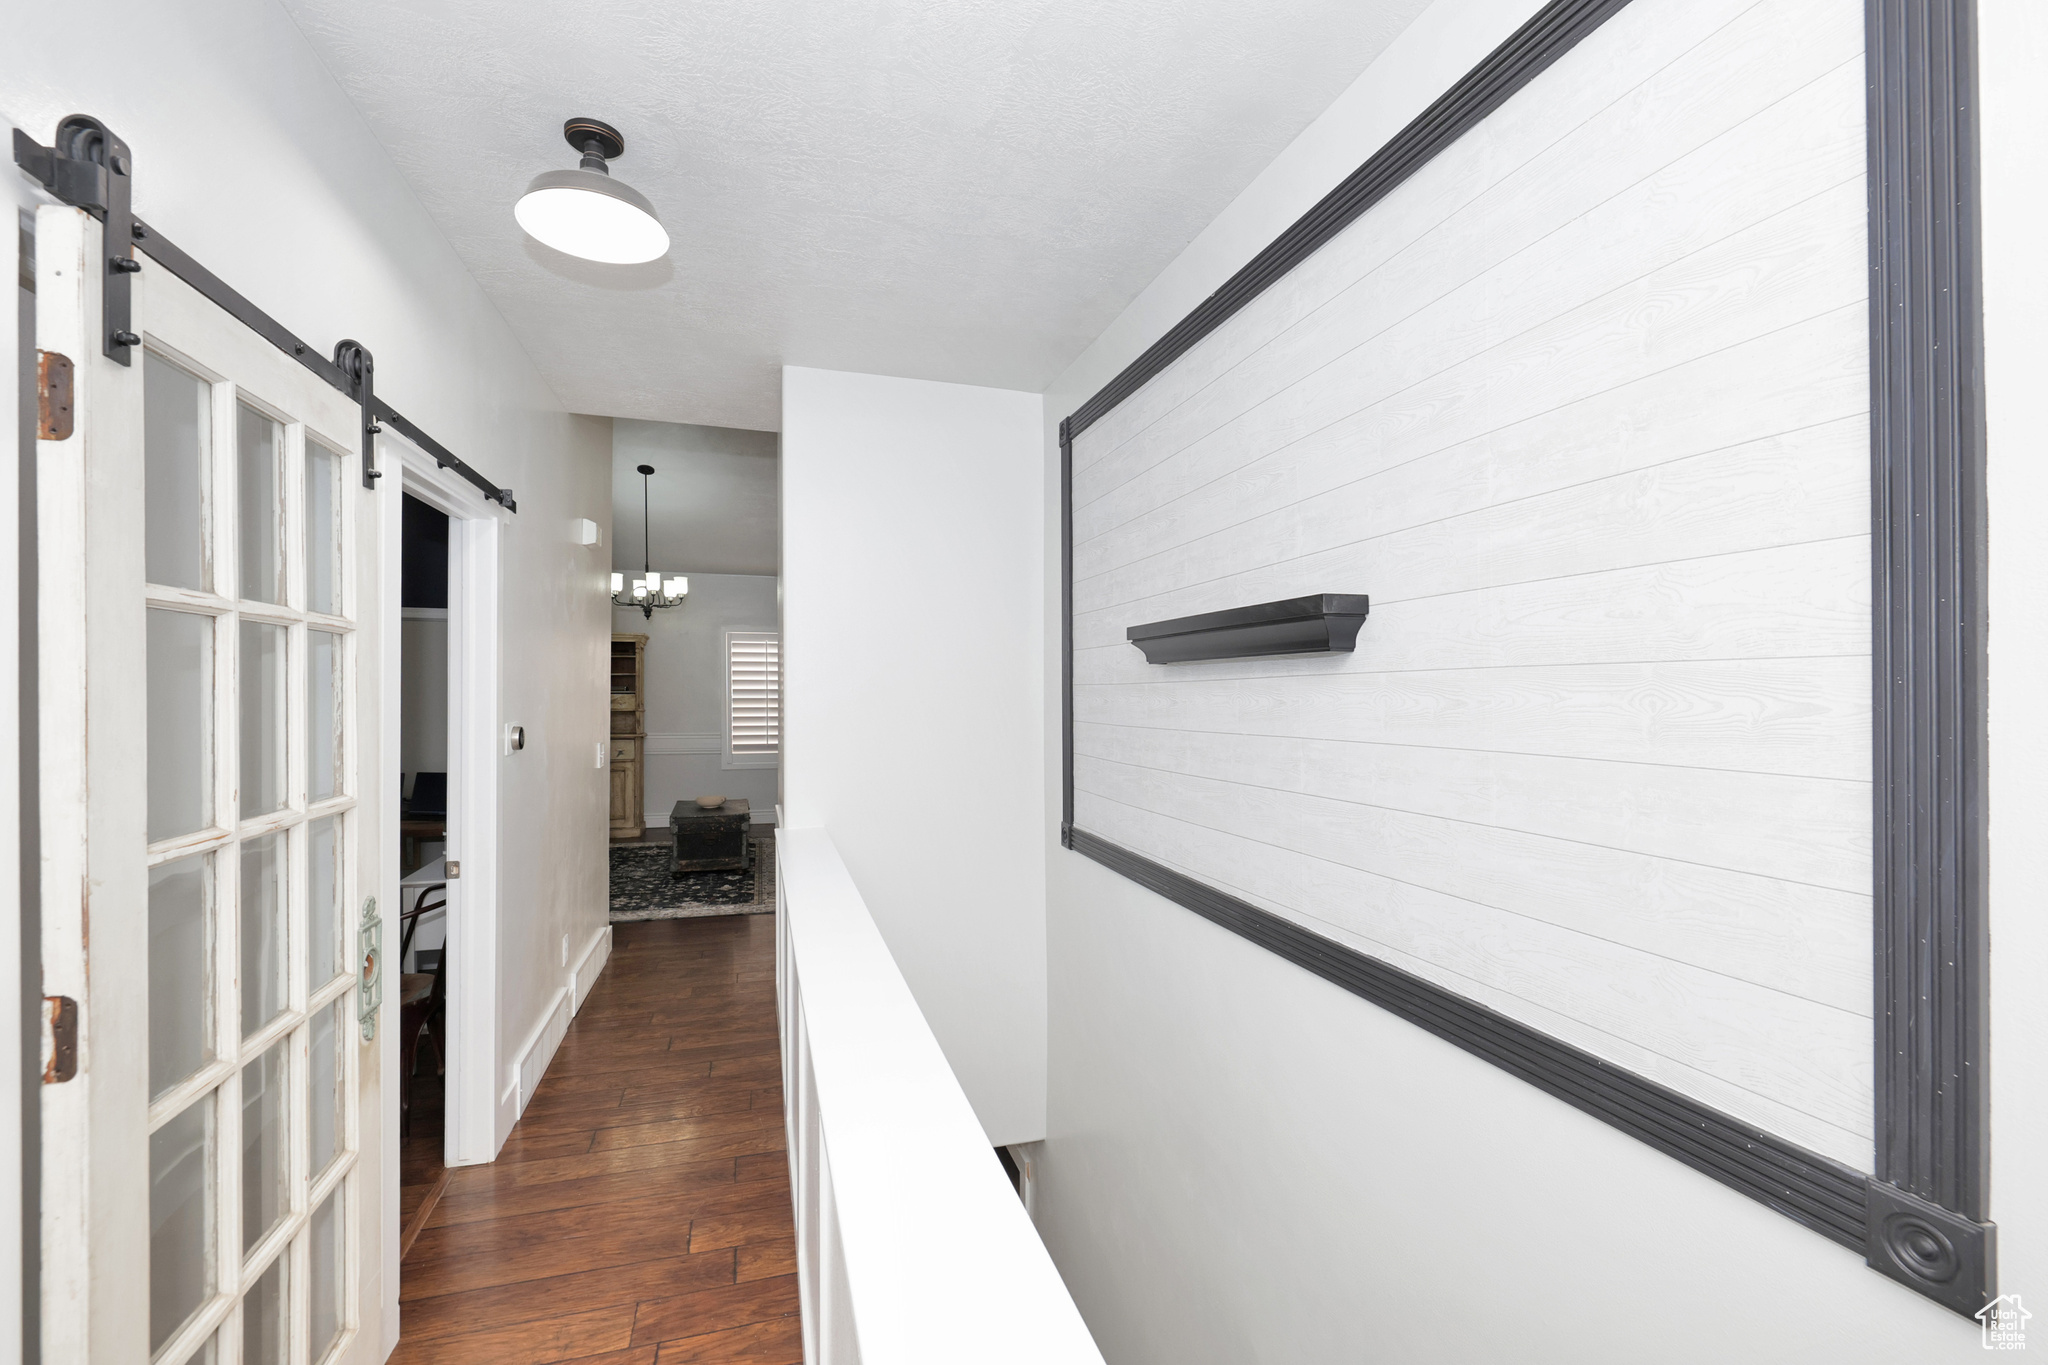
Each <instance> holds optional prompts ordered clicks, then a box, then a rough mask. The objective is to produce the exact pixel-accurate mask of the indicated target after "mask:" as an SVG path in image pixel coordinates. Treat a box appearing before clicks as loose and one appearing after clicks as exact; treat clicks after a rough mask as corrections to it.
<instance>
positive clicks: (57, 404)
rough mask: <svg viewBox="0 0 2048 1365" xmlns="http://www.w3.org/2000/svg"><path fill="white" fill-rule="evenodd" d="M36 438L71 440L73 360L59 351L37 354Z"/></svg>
mask: <svg viewBox="0 0 2048 1365" xmlns="http://www.w3.org/2000/svg"><path fill="white" fill-rule="evenodd" d="M36 436H37V437H38V438H39V439H41V440H45V441H68V440H70V439H71V357H70V356H67V355H63V354H61V353H59V352H57V351H37V352H36Z"/></svg>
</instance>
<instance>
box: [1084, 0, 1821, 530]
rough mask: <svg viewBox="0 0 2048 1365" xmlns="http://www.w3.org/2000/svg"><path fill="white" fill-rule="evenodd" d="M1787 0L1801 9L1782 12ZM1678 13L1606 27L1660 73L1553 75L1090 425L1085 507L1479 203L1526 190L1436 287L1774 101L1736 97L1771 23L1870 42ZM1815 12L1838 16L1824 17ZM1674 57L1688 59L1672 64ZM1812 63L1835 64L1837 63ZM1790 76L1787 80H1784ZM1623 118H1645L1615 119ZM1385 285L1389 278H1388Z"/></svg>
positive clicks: (1735, 9)
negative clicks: (1183, 413) (1144, 437)
mask: <svg viewBox="0 0 2048 1365" xmlns="http://www.w3.org/2000/svg"><path fill="white" fill-rule="evenodd" d="M1788 6H1789V7H1790V8H1791V9H1792V11H1793V12H1792V13H1791V14H1789V15H1785V14H1781V13H1779V12H1778V11H1783V10H1785V9H1787V8H1788ZM1665 11H1666V12H1664V13H1663V14H1661V15H1660V16H1658V18H1657V20H1656V21H1655V22H1650V23H1643V22H1636V21H1634V20H1632V19H1630V18H1628V17H1626V16H1624V17H1623V18H1622V19H1620V20H1618V21H1610V23H1609V24H1608V31H1607V32H1606V33H1603V34H1602V35H1601V40H1600V41H1601V49H1600V52H1599V53H1598V54H1597V60H1599V61H1601V62H1604V63H1606V64H1608V65H1611V66H1613V67H1614V68H1616V69H1617V70H1619V71H1622V72H1631V71H1633V72H1650V73H1653V74H1652V75H1651V76H1650V77H1649V78H1648V79H1647V80H1644V81H1642V82H1641V83H1639V84H1636V85H1634V86H1629V85H1628V83H1627V81H1626V79H1623V80H1622V81H1620V82H1617V81H1614V80H1587V81H1582V82H1579V83H1577V84H1574V85H1570V86H1564V85H1553V87H1552V88H1551V89H1550V90H1549V91H1547V92H1546V94H1545V97H1544V99H1543V100H1542V101H1541V102H1540V104H1538V103H1535V102H1524V104H1523V105H1522V106H1521V107H1520V108H1519V109H1518V110H1517V111H1516V114H1515V117H1514V118H1513V119H1511V120H1500V119H1496V120H1495V121H1494V123H1493V125H1492V126H1490V127H1489V128H1488V129H1486V131H1485V135H1484V136H1482V137H1477V138H1473V137H1467V138H1464V139H1461V140H1460V141H1458V142H1457V143H1454V144H1453V145H1452V146H1451V147H1449V148H1447V149H1445V150H1444V151H1443V152H1441V153H1440V154H1439V155H1438V156H1436V157H1435V158H1434V159H1433V160H1431V161H1430V162H1429V163H1428V164H1427V165H1425V166H1423V167H1421V168H1420V169H1419V170H1418V171H1417V172H1416V173H1415V174H1414V175H1413V176H1412V177H1411V178H1410V179H1409V181H1408V182H1407V183H1406V184H1404V185H1403V186H1402V187H1401V190H1400V193H1399V194H1398V195H1396V196H1394V197H1392V198H1390V199H1388V200H1386V201H1385V202H1383V203H1381V204H1379V205H1377V206H1375V208H1374V210H1373V218H1374V222H1373V224H1372V227H1371V230H1370V231H1368V232H1354V233H1350V234H1347V235H1345V236H1343V237H1341V238H1340V239H1338V240H1336V241H1333V242H1331V243H1329V244H1328V245H1327V246H1325V247H1324V248H1323V249H1322V250H1321V251H1319V252H1318V253H1316V255H1315V256H1313V257H1311V258H1310V259H1309V260H1307V261H1305V262H1303V263H1302V264H1301V265H1300V266H1298V267H1296V269H1295V270H1294V272H1293V274H1292V281H1293V283H1292V285H1291V287H1289V288H1288V289H1285V290H1269V291H1267V292H1266V293H1264V294H1262V295H1260V296H1259V297H1258V298H1257V299H1255V300H1253V301H1252V302H1251V303H1250V304H1248V305H1247V306H1246V307H1245V308H1244V310H1243V311H1241V312H1240V313H1238V314H1237V316H1236V317H1234V318H1233V319H1232V320H1231V325H1230V326H1229V327H1228V328H1225V329H1221V330H1218V331H1216V332H1213V333H1211V334H1210V335H1209V336H1208V337H1205V338H1204V339H1203V340H1202V341H1201V342H1199V343H1198V344H1197V345H1196V346H1195V347H1193V348H1192V349H1191V350H1189V351H1188V353H1187V354H1186V355H1184V356H1182V357H1181V358H1180V359H1179V360H1177V361H1176V362H1175V366H1174V368H1175V374H1176V382H1175V383H1174V384H1172V385H1169V386H1156V385H1155V386H1148V387H1147V388H1145V389H1144V390H1142V391H1140V392H1139V393H1137V394H1134V395H1132V396H1131V397H1130V398H1128V399H1126V400H1125V401H1124V402H1123V403H1121V404H1119V405H1118V406H1117V408H1116V409H1115V410H1114V411H1112V412H1110V413H1108V414H1106V415H1105V416H1104V417H1103V418H1102V419H1101V420H1100V421H1099V422H1098V423H1096V425H1095V427H1093V428H1092V429H1091V430H1092V433H1093V435H1094V440H1093V441H1092V442H1091V449H1092V450H1093V451H1094V452H1095V456H1094V458H1092V459H1091V460H1090V461H1089V463H1088V464H1087V465H1086V466H1085V467H1083V468H1077V470H1076V489H1075V501H1076V503H1077V505H1081V504H1086V503H1089V502H1092V501H1093V500H1094V498H1095V497H1096V496H1098V494H1099V493H1100V492H1101V491H1102V490H1103V489H1106V488H1110V487H1114V486H1116V485H1117V484H1120V483H1122V482H1123V481H1124V480H1125V479H1126V478H1128V477H1130V475H1131V474H1132V473H1134V472H1135V471H1136V469H1138V468H1142V467H1143V464H1142V463H1137V462H1135V457H1136V453H1135V452H1127V451H1126V449H1125V447H1126V444H1127V443H1128V442H1129V441H1130V439H1131V438H1132V437H1133V436H1134V435H1136V434H1138V433H1140V432H1143V431H1146V430H1147V429H1149V428H1150V427H1151V426H1152V424H1154V423H1155V422H1157V421H1158V420H1159V419H1160V418H1161V417H1162V416H1164V415H1165V414H1167V413H1169V412H1171V411H1173V410H1174V409H1175V408H1176V407H1178V406H1179V405H1180V404H1182V403H1184V402H1185V401H1187V400H1188V398H1189V397H1190V396H1191V395H1193V394H1197V393H1200V392H1201V391H1202V390H1203V388H1204V387H1205V386H1206V385H1207V384H1209V383H1210V382H1212V381H1213V380H1214V379H1215V378H1216V377H1217V376H1218V375H1220V374H1223V373H1225V372H1227V371H1229V370H1230V369H1231V368H1232V367H1233V366H1235V365H1236V364H1238V363H1239V362H1241V361H1242V360H1244V359H1245V358H1246V357H1247V356H1249V355H1252V354H1254V353H1256V352H1257V351H1258V349H1259V348H1260V347H1262V346H1264V345H1266V344H1267V343H1269V342H1271V341H1272V340H1273V339H1274V338H1275V337H1277V336H1280V335H1282V334H1283V333H1284V332H1285V331H1286V330H1287V329H1289V328H1291V327H1293V326H1294V325H1296V324H1297V323H1299V322H1300V321H1301V320H1302V319H1303V318H1304V317H1305V316H1306V315H1307V314H1308V313H1310V312H1313V311H1315V310H1317V309H1319V308H1323V307H1326V306H1328V304H1329V303H1330V301H1332V300H1334V299H1337V298H1339V297H1341V296H1342V294H1343V292H1344V290H1345V289H1347V288H1348V287H1350V286H1351V285H1353V284H1355V283H1357V282H1358V281H1359V280H1361V279H1363V278H1365V277H1366V276H1368V275H1369V274H1371V273H1372V272H1374V271H1375V270H1377V269H1378V268H1380V267H1382V266H1383V265H1385V263H1386V262H1388V261H1389V260H1391V259H1393V258H1395V257H1396V256H1399V255H1400V254H1401V253H1402V252H1403V251H1404V250H1405V249H1407V248H1408V247H1409V246H1410V245H1411V244H1414V243H1415V242H1416V241H1417V240H1418V239H1421V238H1425V237H1426V236H1427V235H1428V234H1429V231H1430V229H1431V228H1434V227H1436V226H1437V225H1438V224H1440V223H1447V222H1452V221H1454V220H1455V218H1456V215H1458V214H1459V213H1460V211H1462V210H1465V209H1467V208H1469V207H1470V206H1472V205H1473V204H1474V203H1476V202H1477V201H1480V200H1482V199H1484V198H1487V197H1489V196H1501V195H1507V194H1515V195H1516V198H1517V200H1518V203H1517V213H1516V215H1515V216H1513V217H1511V218H1509V219H1507V220H1506V221H1501V216H1500V215H1498V214H1494V215H1489V217H1490V218H1491V219H1492V220H1493V221H1492V222H1491V227H1492V230H1493V233H1494V234H1496V236H1494V237H1492V238H1490V239H1489V238H1484V237H1482V238H1481V239H1480V243H1479V245H1478V246H1477V248H1476V249H1477V250H1479V251H1480V252H1481V253H1482V254H1480V255H1478V256H1477V257H1475V258H1474V259H1473V260H1472V261H1470V262H1468V263H1467V266H1466V268H1465V269H1464V270H1463V271H1462V272H1457V271H1454V272H1453V273H1451V275H1450V276H1449V277H1448V278H1447V279H1444V280H1441V281H1439V282H1438V287H1437V288H1436V290H1435V291H1433V293H1432V294H1431V295H1430V296H1431V297H1434V294H1436V293H1442V292H1444V291H1445V290H1447V289H1448V288H1450V287H1452V286H1454V285H1455V284H1456V283H1458V282H1460V281H1462V280H1464V279H1466V278H1468V277H1469V275H1470V274H1472V273H1475V272H1476V270H1477V269H1479V268H1483V266H1485V265H1490V264H1492V263H1494V262H1495V261H1497V260H1499V259H1501V258H1502V257H1504V256H1505V255H1506V254H1508V251H1509V250H1511V249H1512V248H1513V247H1514V246H1515V245H1518V244H1522V243H1526V242H1528V241H1531V240H1534V239H1535V238H1537V237H1540V235H1541V234H1542V232H1543V231H1545V230H1547V228H1549V227H1553V226H1555V225H1556V224H1557V223H1558V222H1562V221H1569V220H1570V219H1571V218H1573V217H1576V216H1577V215H1578V214H1579V213H1581V212H1583V211H1584V209H1585V206H1586V205H1588V204H1591V203H1596V202H1598V201H1599V200H1600V199H1601V198H1603V197H1604V194H1603V190H1605V191H1608V192H1611V191H1612V190H1614V189H1617V188H1620V187H1623V186H1626V185H1628V184H1631V183H1633V182H1634V181H1635V180H1637V179H1639V178H1641V176H1643V175H1644V174H1646V173H1648V172H1650V171H1653V170H1655V169H1657V168H1658V167H1659V166H1660V165H1661V164H1663V163H1666V162H1669V161H1670V160H1672V159H1674V157H1673V149H1679V150H1681V151H1682V150H1683V149H1687V148H1689V147H1690V146H1693V145H1696V144H1697V143H1698V142H1702V141H1705V140H1707V139H1708V138H1710V137H1712V136H1714V135H1716V134H1718V133H1720V132H1722V131H1725V130H1726V129H1727V128H1728V127H1730V126H1732V125H1733V124H1734V123H1737V122H1739V121H1740V120H1741V119H1743V118H1744V117H1747V116H1749V115H1750V114H1752V113H1753V112H1755V111H1756V110H1757V109H1759V108H1762V107H1765V106H1766V105H1767V103H1768V101H1769V99H1770V98H1771V97H1772V96H1771V94H1770V88H1768V87H1767V88H1765V89H1764V91H1763V92H1762V95H1761V97H1760V98H1759V97H1757V96H1752V97H1751V98H1750V99H1748V100H1743V99H1741V98H1739V97H1734V98H1731V96H1733V95H1734V92H1736V91H1740V90H1742V89H1744V88H1745V82H1746V80H1747V79H1748V75H1749V69H1750V63H1749V61H1748V54H1747V51H1746V47H1747V45H1748V44H1749V43H1751V42H1753V41H1754V40H1755V39H1754V35H1755V33H1756V31H1757V29H1758V27H1759V26H1764V27H1766V28H1769V29H1772V30H1774V31H1775V32H1778V33H1783V34H1787V35H1788V36H1789V35H1797V36H1803V37H1804V38H1805V39H1806V40H1807V41H1808V42H1809V43H1810V44H1812V45H1813V49H1814V50H1815V51H1816V52H1817V53H1821V54H1823V55H1825V54H1828V53H1830V52H1833V51H1840V52H1842V53H1845V54H1848V55H1852V56H1853V55H1854V54H1855V53H1856V52H1857V51H1859V50H1860V37H1859V35H1858V33H1857V32H1856V31H1855V30H1853V29H1852V30H1849V31H1847V32H1846V33H1845V32H1844V31H1842V30H1841V28H1840V22H1839V16H1837V15H1828V14H1825V13H1824V12H1810V11H1806V10H1802V9H1800V8H1799V4H1798V0H1773V3H1772V4H1770V5H1766V6H1759V5H1758V4H1757V0H1699V3H1696V4H1693V5H1688V6H1683V7H1677V6H1666V7H1665ZM1816 21H1818V22H1819V23H1821V24H1824V25H1826V27H1814V25H1815V23H1816ZM1845 39H1846V42H1845V41H1844V40H1845ZM1594 56H1595V54H1588V56H1586V57H1582V58H1580V60H1581V61H1586V60H1589V59H1592V58H1593V57H1594ZM1703 62H1704V63H1705V64H1704V65H1703ZM1674 65H1678V66H1679V69H1678V70H1676V71H1672V70H1670V68H1672V67H1673V66H1674ZM1813 69H1814V70H1815V71H1820V70H1824V69H1826V63H1825V61H1823V62H1822V63H1820V64H1818V65H1816V66H1814V67H1813ZM1782 85H1783V83H1782V81H1780V82H1777V83H1776V88H1778V89H1780V90H1782ZM1616 118H1621V119H1631V118H1632V119H1635V120H1636V121H1635V122H1633V123H1628V124H1625V125H1624V126H1621V127H1615V126H1614V125H1613V120H1614V119H1616ZM1644 119H1648V120H1653V122H1648V123H1646V122H1643V121H1642V120H1644ZM1562 167H1569V172H1570V173H1569V175H1561V174H1560V168H1562ZM1559 180H1562V181H1565V182H1567V186H1568V188H1567V190H1566V193H1567V196H1568V197H1567V198H1565V199H1563V200H1561V201H1556V202H1558V203H1559V204H1560V211H1559V212H1557V213H1554V214H1553V215H1552V216H1550V217H1542V216H1539V212H1538V210H1539V206H1540V205H1541V204H1543V203H1547V202H1552V201H1546V200H1544V199H1542V195H1543V193H1544V187H1545V186H1546V185H1547V184H1549V183H1550V182H1552V181H1559ZM1573 187H1575V189H1576V192H1575V193H1574V192H1573ZM1504 248H1505V249H1504ZM1373 287H1374V288H1376V289H1377V288H1378V287H1379V282H1378V281H1377V280H1375V281H1374V285H1373Z"/></svg>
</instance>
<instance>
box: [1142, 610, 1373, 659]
mask: <svg viewBox="0 0 2048 1365" xmlns="http://www.w3.org/2000/svg"><path fill="white" fill-rule="evenodd" d="M1371 605H1372V599H1371V598H1369V597H1362V596H1357V595H1354V594H1351V593H1340V592H1325V593H1317V594H1316V595H1314V596H1312V597H1290V598H1288V599H1287V600H1286V601H1284V602H1261V603H1259V604H1258V605H1257V606H1255V607H1232V608H1231V609H1230V610H1228V611H1208V612H1203V613H1202V614H1201V615H1200V616H1180V617H1176V618H1175V619H1173V620H1171V621H1151V622H1148V623H1146V624H1145V625H1142V626H1132V627H1131V628H1130V629H1129V630H1126V631H1125V632H1124V635H1125V636H1126V637H1127V638H1128V639H1129V640H1130V642H1131V643H1132V644H1134V645H1136V646H1137V647H1138V648H1139V649H1142V650H1144V651H1145V662H1146V663H1151V664H1185V663H1193V662H1195V661H1196V660H1197V659H1256V658H1261V657H1264V656H1267V655H1273V654H1349V653H1350V652H1351V649H1352V646H1353V645H1355V644H1356V643H1357V642H1358V628H1359V627H1360V626H1362V625H1364V624H1365V613H1366V611H1367V609H1368V608H1370V607H1371Z"/></svg>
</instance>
